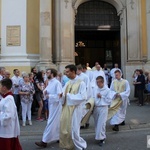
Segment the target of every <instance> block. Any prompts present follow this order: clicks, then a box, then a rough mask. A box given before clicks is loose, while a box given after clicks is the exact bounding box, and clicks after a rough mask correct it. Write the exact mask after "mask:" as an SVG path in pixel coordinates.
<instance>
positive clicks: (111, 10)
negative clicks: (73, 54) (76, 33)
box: [75, 0, 120, 30]
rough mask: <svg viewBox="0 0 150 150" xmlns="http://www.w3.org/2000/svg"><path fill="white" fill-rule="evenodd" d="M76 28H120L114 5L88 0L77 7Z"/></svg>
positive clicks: (98, 0) (97, 0)
mask: <svg viewBox="0 0 150 150" xmlns="http://www.w3.org/2000/svg"><path fill="white" fill-rule="evenodd" d="M75 28H76V30H80V29H81V30H84V29H85V30H120V22H119V16H117V11H116V9H115V7H114V6H112V5H111V4H109V3H106V2H102V1H100V0H94V1H89V2H85V3H83V4H81V5H80V6H79V8H78V12H77V15H76V21H75Z"/></svg>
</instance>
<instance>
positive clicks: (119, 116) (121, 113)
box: [110, 78, 130, 125]
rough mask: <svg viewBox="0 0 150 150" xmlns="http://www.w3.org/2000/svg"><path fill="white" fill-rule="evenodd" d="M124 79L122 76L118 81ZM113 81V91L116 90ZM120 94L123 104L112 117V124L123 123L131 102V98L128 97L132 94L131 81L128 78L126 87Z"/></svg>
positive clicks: (111, 87)
mask: <svg viewBox="0 0 150 150" xmlns="http://www.w3.org/2000/svg"><path fill="white" fill-rule="evenodd" d="M122 80H125V79H122V78H121V79H120V80H118V81H119V82H122ZM114 81H115V80H114ZM114 81H113V82H114ZM113 82H112V83H111V86H110V89H111V90H112V91H115V89H114V83H113ZM119 94H120V96H121V100H122V104H121V106H120V108H119V110H118V112H117V113H116V114H115V115H114V116H113V117H112V118H111V120H110V124H111V125H118V124H120V123H122V122H123V121H124V120H125V117H126V109H127V105H128V104H129V98H128V97H129V95H130V85H129V82H128V81H127V80H125V89H124V91H123V92H121V93H119Z"/></svg>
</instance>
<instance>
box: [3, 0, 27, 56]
mask: <svg viewBox="0 0 150 150" xmlns="http://www.w3.org/2000/svg"><path fill="white" fill-rule="evenodd" d="M15 25H20V26H21V46H7V45H6V44H7V43H6V27H7V26H15ZM1 26H2V29H1V30H2V32H1V33H2V36H1V37H2V41H1V42H2V50H1V55H2V56H3V55H4V56H7V55H8V56H9V55H15V56H19V55H25V54H26V0H2V24H1Z"/></svg>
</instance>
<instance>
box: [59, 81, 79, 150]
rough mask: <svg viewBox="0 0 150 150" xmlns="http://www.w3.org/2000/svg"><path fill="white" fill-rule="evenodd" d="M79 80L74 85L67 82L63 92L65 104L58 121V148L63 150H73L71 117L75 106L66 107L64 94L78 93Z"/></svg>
mask: <svg viewBox="0 0 150 150" xmlns="http://www.w3.org/2000/svg"><path fill="white" fill-rule="evenodd" d="M80 83H81V80H77V81H76V82H75V83H73V84H72V83H71V82H70V81H69V82H68V85H67V87H66V90H65V102H64V105H63V108H62V114H61V119H60V140H59V146H60V147H61V148H64V149H68V150H73V149H74V143H73V141H72V135H71V134H72V133H71V128H72V115H73V112H74V109H75V106H67V102H66V94H67V93H71V94H77V93H78V91H79V87H80Z"/></svg>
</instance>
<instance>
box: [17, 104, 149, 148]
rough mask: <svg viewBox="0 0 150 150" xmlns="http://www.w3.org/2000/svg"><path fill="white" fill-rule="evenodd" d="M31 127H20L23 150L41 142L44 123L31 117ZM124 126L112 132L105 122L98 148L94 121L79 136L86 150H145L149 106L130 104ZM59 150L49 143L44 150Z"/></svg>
mask: <svg viewBox="0 0 150 150" xmlns="http://www.w3.org/2000/svg"><path fill="white" fill-rule="evenodd" d="M32 120H33V125H32V126H26V127H22V126H21V135H20V137H19V139H20V142H21V145H22V148H23V150H38V149H39V148H38V147H37V146H36V145H35V144H34V143H35V141H41V138H42V133H43V131H44V128H45V126H46V121H44V122H37V121H35V116H33V119H32ZM125 122H126V125H125V126H120V131H119V132H114V131H112V127H111V126H110V125H109V121H108V122H107V127H106V130H107V132H106V135H107V139H106V142H105V144H104V145H103V146H102V147H100V146H99V145H98V141H95V139H94V135H95V133H94V121H93V117H92V116H91V118H90V127H89V128H88V129H81V136H82V137H83V138H84V139H85V140H86V141H87V150H146V149H147V135H150V104H146V105H144V106H142V107H139V106H137V105H136V103H135V102H132V103H131V105H129V106H128V108H127V115H126V120H125ZM48 149H53V150H61V149H60V148H59V144H58V143H56V142H53V143H49V144H48V147H47V148H45V150H48Z"/></svg>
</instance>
